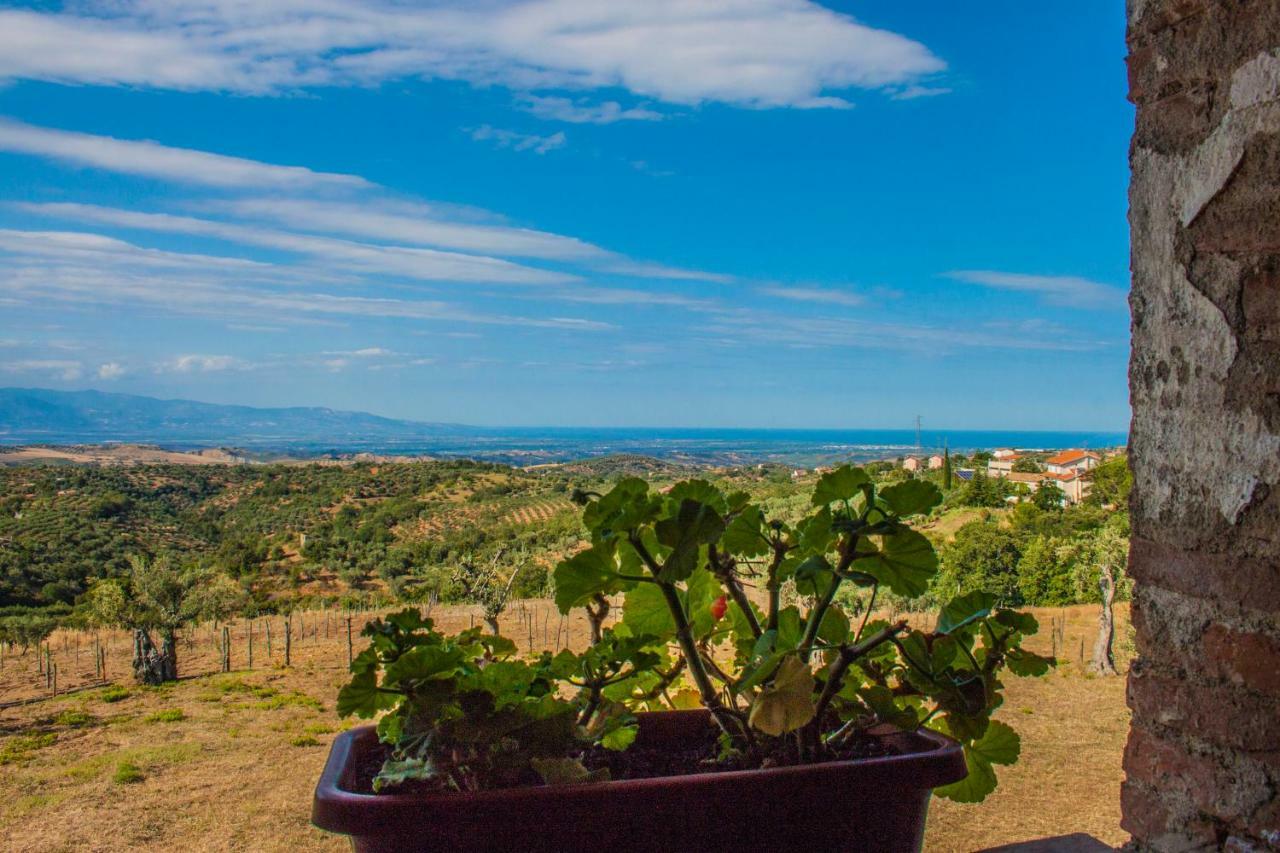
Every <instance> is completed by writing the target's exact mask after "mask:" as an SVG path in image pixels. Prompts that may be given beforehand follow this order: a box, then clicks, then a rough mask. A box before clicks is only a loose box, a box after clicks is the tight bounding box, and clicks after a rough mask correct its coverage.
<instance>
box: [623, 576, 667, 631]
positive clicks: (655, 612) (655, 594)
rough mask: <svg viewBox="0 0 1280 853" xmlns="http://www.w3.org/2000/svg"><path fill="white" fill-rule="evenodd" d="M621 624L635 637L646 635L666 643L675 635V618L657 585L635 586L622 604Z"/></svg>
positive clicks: (644, 584) (643, 584)
mask: <svg viewBox="0 0 1280 853" xmlns="http://www.w3.org/2000/svg"><path fill="white" fill-rule="evenodd" d="M622 622H623V624H624V625H626V626H627V627H628V628H630V629H631V630H632V632H633V633H634V634H636V636H643V635H645V634H648V635H650V636H652V637H654V638H656V639H658V640H661V641H666V640H669V639H670V638H672V637H674V636H675V634H676V623H675V618H674V617H673V616H672V615H671V609H670V608H669V607H668V606H667V599H666V597H665V596H664V595H663V594H662V590H660V589H659V588H658V585H657V584H652V583H642V584H636V587H635V589H633V590H631V591H630V592H628V593H627V596H626V598H625V599H623V602H622Z"/></svg>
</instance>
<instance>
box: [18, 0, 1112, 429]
mask: <svg viewBox="0 0 1280 853" xmlns="http://www.w3.org/2000/svg"><path fill="white" fill-rule="evenodd" d="M1123 31H1124V14H1123V4H1122V3H1120V2H1118V0H1116V2H1095V3H1084V4H1071V5H1069V6H1066V5H1062V4H1050V3H1034V4H1033V3H1025V2H989V3H980V4H968V3H966V4H956V3H944V2H936V3H914V2H903V3H892V4H890V3H840V4H836V3H831V4H828V5H818V4H814V3H809V2H804V0H698V1H697V2H695V1H694V0H669V2H659V0H634V2H630V1H628V2H623V0H617V2H611V3H607V4H605V3H596V2H594V0H539V1H538V2H522V3H503V2H484V3H475V2H472V3H465V4H412V5H410V4H396V3H358V2H355V0H327V2H325V3H323V4H319V3H304V2H279V3H271V4H266V3H263V4H244V3H241V2H237V0H111V2H105V0H104V2H97V0H87V2H78V3H74V4H67V5H66V6H62V5H60V4H56V3H38V4H33V5H31V6H25V5H0V385H20V386H42V387H52V388H90V387H91V388H99V389H103V390H111V391H120V392H128V393H139V394H147V395H154V396H164V397H187V398H194V399H200V400H209V401H213V402H226V403H246V404H250V405H324V406H331V407H335V408H352V409H361V410H366V411H372V412H376V413H379V414H385V415H391V416H396V417H408V418H416V419H423V420H440V421H455V422H469V423H477V424H521V425H532V424H541V425H584V426H588V425H589V426H597V425H621V426H626V425H648V426H752V427H805V426H812V427H831V428H839V427H850V428H854V427H899V428H908V427H910V426H911V425H912V423H913V419H914V416H915V415H916V414H921V415H923V417H924V419H925V423H926V424H931V425H933V426H934V427H950V428H957V429H959V428H1009V429H1117V430H1118V429H1123V428H1124V427H1125V425H1126V424H1127V419H1128V405H1127V390H1126V382H1125V366H1126V362H1127V357H1128V349H1127V347H1128V314H1127V309H1126V305H1125V295H1126V292H1127V289H1128V229H1127V224H1126V221H1125V209H1126V205H1125V191H1126V182H1127V168H1126V149H1127V145H1128V136H1129V133H1130V130H1131V126H1132V112H1131V108H1130V107H1129V106H1128V105H1127V104H1126V102H1125V100H1124V92H1125V71H1124V63H1123V56H1124V42H1123Z"/></svg>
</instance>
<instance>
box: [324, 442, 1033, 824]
mask: <svg viewBox="0 0 1280 853" xmlns="http://www.w3.org/2000/svg"><path fill="white" fill-rule="evenodd" d="M941 498H942V496H941V493H940V492H939V490H938V489H937V487H936V486H934V485H933V484H931V483H928V482H926V481H922V480H906V481H903V482H899V483H896V484H893V485H890V486H886V487H884V488H879V487H878V486H877V484H876V483H874V482H873V480H872V479H871V478H870V477H869V476H868V475H867V474H866V473H865V472H864V471H863V470H861V469H859V468H855V467H847V466H846V467H842V468H839V469H837V470H834V471H831V472H828V473H826V474H824V475H823V476H822V477H821V478H820V479H819V480H818V482H817V484H816V486H815V489H814V493H813V496H812V502H811V511H810V512H809V513H808V514H807V515H806V516H805V517H804V518H803V519H801V520H800V521H798V522H795V523H790V524H788V523H784V522H782V521H779V520H774V519H770V518H768V517H767V516H766V514H765V512H764V511H763V510H762V509H761V507H760V506H759V505H757V504H755V503H753V502H752V501H751V499H750V497H749V496H748V495H747V494H745V493H734V494H725V493H723V492H722V491H721V490H719V489H717V488H716V487H715V486H713V485H712V484H710V483H708V482H705V481H702V480H689V481H686V482H682V483H679V484H677V485H675V486H674V487H672V488H671V489H670V490H669V491H667V492H666V493H665V494H663V493H658V492H655V491H653V490H651V489H650V487H649V485H648V484H647V483H646V482H645V481H643V480H640V479H634V478H628V479H623V480H621V481H619V482H618V483H617V484H616V485H615V486H614V487H613V489H612V490H610V491H609V492H608V493H607V494H595V493H585V492H580V493H576V494H575V500H577V501H579V502H580V503H582V504H583V505H584V511H583V522H584V525H585V527H586V529H587V531H588V532H589V534H590V540H591V541H590V547H588V548H586V549H585V550H583V551H580V552H579V553H577V554H575V555H574V556H572V557H570V558H569V559H567V560H564V561H563V562H561V563H560V564H559V565H558V566H557V567H556V569H555V575H554V579H555V600H556V604H557V606H558V607H559V609H560V610H561V611H562V612H564V613H568V612H570V611H572V610H573V609H574V608H579V607H582V608H596V607H598V606H599V605H598V603H599V601H600V600H602V597H607V596H616V595H619V594H621V595H623V596H624V603H623V608H622V610H623V615H622V619H621V621H620V622H618V623H617V624H615V625H613V626H612V627H610V628H608V629H607V630H605V631H604V632H603V633H602V634H601V636H600V638H599V640H598V642H596V643H595V644H594V645H593V646H591V647H590V648H589V649H588V650H587V651H586V652H584V653H582V654H575V653H573V652H569V651H561V652H559V653H558V654H555V655H552V654H550V653H544V654H543V655H541V656H539V657H538V658H536V659H534V660H531V661H519V660H516V659H514V648H513V647H512V646H511V644H510V643H508V642H507V641H505V640H502V639H501V638H496V637H492V636H488V635H482V634H480V633H479V632H478V631H474V630H473V631H468V632H464V633H463V634H461V635H459V636H458V637H456V638H447V637H443V636H441V635H440V634H438V633H436V632H435V631H434V630H432V628H431V626H430V624H429V623H428V622H426V621H425V620H422V619H421V618H420V617H418V615H417V614H416V612H414V611H405V612H404V613H401V614H397V615H396V616H393V617H390V618H389V619H388V620H387V621H386V622H375V623H373V624H371V625H370V626H369V629H368V630H367V631H366V634H368V635H369V636H370V637H371V638H372V640H373V646H372V647H371V648H370V649H369V650H367V651H365V652H364V653H363V654H361V656H360V657H359V658H358V659H357V660H356V662H355V664H353V672H354V677H353V680H352V683H351V684H350V685H349V686H348V687H346V688H344V690H343V692H342V695H341V697H340V700H339V710H340V711H342V712H343V713H356V714H361V715H365V716H370V715H373V714H376V713H378V712H379V711H384V710H385V711H388V712H389V713H388V714H387V715H386V716H384V717H383V719H382V721H381V722H380V724H379V732H380V735H381V737H382V739H383V741H384V742H386V743H387V744H389V745H390V747H391V750H392V752H391V756H390V758H389V759H388V760H387V762H386V765H385V766H384V767H383V770H382V773H381V774H380V776H379V780H380V781H379V784H380V785H383V784H390V783H395V782H401V781H406V780H410V779H414V780H420V781H426V782H430V783H432V784H435V785H439V786H443V787H449V788H460V789H473V788H477V787H491V786H503V785H510V784H521V783H526V782H534V783H536V782H537V781H538V780H539V779H541V780H543V781H546V782H553V783H554V782H564V781H588V780H590V779H594V778H600V777H602V776H603V775H604V774H603V771H602V770H601V769H599V767H600V766H601V762H599V761H593V753H599V752H600V751H602V750H624V749H626V748H627V747H628V746H629V745H630V743H631V741H632V739H633V738H634V737H635V731H636V726H635V718H634V716H633V712H635V711H640V710H656V709H660V708H663V707H672V706H677V707H687V706H688V705H689V704H691V703H700V704H701V705H702V706H703V707H705V708H706V709H707V710H708V711H709V712H710V715H711V718H712V719H713V720H714V722H715V725H716V726H717V727H718V730H719V739H718V748H715V749H713V750H711V754H709V755H707V756H705V757H704V759H703V760H702V761H701V762H700V763H699V764H698V766H697V767H691V768H690V772H693V771H695V770H714V769H716V768H717V767H723V768H732V769H747V768H763V767H771V766H778V765H782V764H799V763H810V762H821V761H827V760H835V759H843V758H853V757H859V756H863V755H868V754H876V750H877V748H878V747H877V744H878V743H879V741H880V738H881V736H882V735H884V734H885V733H888V732H900V731H914V730H916V729H917V728H919V727H922V726H927V727H929V728H932V729H935V730H937V731H939V732H942V733H944V734H947V735H950V736H951V737H953V738H955V739H956V740H958V741H960V742H961V743H962V744H963V746H964V751H965V759H966V763H967V765H968V769H969V774H968V776H967V778H966V779H964V780H962V781H960V782H957V783H955V784H952V785H948V786H947V787H945V788H941V789H939V790H938V793H940V794H941V795H943V796H947V797H950V798H952V799H955V800H960V801H966V802H973V801H978V800H981V799H983V798H984V797H986V795H987V794H988V793H990V792H991V791H992V790H993V789H994V788H995V784H996V778H995V770H994V767H995V765H998V764H1009V763H1012V762H1013V761H1015V760H1016V759H1017V756H1018V752H1019V739H1018V736H1017V734H1016V733H1015V732H1014V731H1013V730H1012V729H1011V728H1010V727H1009V726H1007V725H1005V724H1004V723H1002V722H999V721H995V720H992V718H991V715H992V713H993V712H994V711H995V710H996V709H997V708H998V707H999V706H1000V704H1001V701H1002V697H1001V691H1002V684H1001V680H1000V679H1001V675H1002V674H1003V672H1004V671H1005V670H1008V671H1010V672H1013V673H1015V674H1017V675H1041V674H1043V673H1045V672H1046V671H1047V670H1048V668H1049V666H1050V664H1051V661H1050V660H1049V659H1047V658H1043V657H1040V656H1037V655H1035V654H1032V653H1031V652H1028V651H1026V650H1025V649H1023V648H1022V646H1021V643H1022V640H1023V638H1025V637H1027V636H1029V635H1031V634H1033V633H1035V631H1036V629H1037V625H1036V621H1035V619H1034V618H1032V617H1031V616H1030V615H1028V614H1025V613H1020V612H1016V611H1013V610H1009V609H1004V608H1002V607H1000V606H999V605H1000V602H999V601H998V600H997V598H996V597H995V596H994V595H991V594H988V593H984V592H972V593H969V594H967V595H963V596H960V597H958V598H955V599H953V600H952V601H950V602H948V603H947V604H945V605H944V606H943V607H942V608H941V609H940V611H939V612H938V614H937V616H936V619H933V620H930V621H931V622H932V627H931V629H930V630H925V629H924V628H923V627H921V626H920V625H915V626H913V625H912V624H911V623H909V622H908V621H907V620H898V621H894V622H886V621H884V620H881V619H877V618H875V610H876V607H875V605H876V599H877V595H878V594H879V593H880V592H881V591H882V590H888V591H891V592H893V593H895V594H896V595H898V596H905V597H917V596H920V595H921V594H922V593H924V592H925V591H926V589H927V588H928V585H929V581H930V579H931V578H932V577H933V576H934V574H935V573H936V572H937V569H938V559H937V555H936V554H935V552H934V549H933V546H932V544H931V543H930V542H929V540H928V539H927V538H926V537H925V536H924V535H923V534H921V533H920V532H919V531H917V530H914V529H912V527H911V526H910V524H909V522H908V519H910V518H911V517H913V516H917V515H920V514H923V513H927V512H928V511H929V510H930V509H932V508H933V507H934V506H936V505H937V504H938V503H939V502H940V501H941ZM842 590H846V592H843V593H842ZM784 592H786V593H788V594H786V595H784ZM850 592H852V594H850ZM791 599H794V600H796V601H798V603H796V604H787V603H785V601H786V600H791ZM841 602H844V604H842V603H841ZM379 672H381V678H380V679H379Z"/></svg>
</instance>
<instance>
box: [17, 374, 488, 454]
mask: <svg viewBox="0 0 1280 853" xmlns="http://www.w3.org/2000/svg"><path fill="white" fill-rule="evenodd" d="M470 431H471V428H469V427H465V426H461V425H458V424H437V423H422V422H419V421H401V420H395V419H392V418H382V417H378V416H377V415H370V414H368V413H366V412H342V411H337V410H334V409H322V408H303V407H297V408H288V409H258V408H253V407H251V406H222V405H217V404H214V403H198V402H195V401H193V400H157V399H155V398H153V397H140V396H136V395H133V394H109V393H106V392H103V391H52V390H48V389H44V388H0V443H4V444H35V443H49V444H68V443H94V442H102V441H122V442H152V443H173V444H188V443H189V444H194V445H209V444H244V445H294V444H304V445H306V444H311V445H324V446H334V447H344V446H350V445H365V444H368V443H370V442H373V443H377V442H386V443H389V444H399V443H403V442H412V441H423V440H430V439H437V438H440V437H441V436H446V435H447V436H458V435H461V434H465V433H468V432H470Z"/></svg>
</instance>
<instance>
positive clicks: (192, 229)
mask: <svg viewBox="0 0 1280 853" xmlns="http://www.w3.org/2000/svg"><path fill="white" fill-rule="evenodd" d="M17 207H19V208H20V209H23V210H26V211H28V212H31V213H40V214H44V215H48V216H56V217H61V218H67V219H75V220H79V221H86V222H95V223H99V224H105V225H113V226H117V227H123V228H133V229H140V230H143V231H152V232H161V233H177V234H191V235H196V236H202V237H214V238H216V239H220V240H226V241H229V242H233V243H239V244H241V245H248V246H261V247H264V248H269V249H279V250H282V251H285V252H290V253H293V254H298V255H304V256H307V257H311V258H315V259H318V260H323V261H326V262H328V263H330V264H334V265H338V266H341V267H343V268H345V269H348V270H352V271H358V272H369V273H382V274H387V275H397V276H403V277H406V278H412V279H417V280H420V281H466V282H486V283H491V284H563V283H566V282H571V281H576V280H577V279H578V276H576V275H572V274H569V273H561V272H556V271H552V270H542V269H535V268H533V267H528V266H524V265H522V264H517V263H513V262H511V261H506V260H502V259H499V258H491V257H486V256H483V255H467V254H460V253H457V252H445V251H440V250H437V249H423V248H408V247H404V246H382V245H375V244H371V243H359V242H355V241H351V240H339V239H335V238H331V237H316V236H312V235H307V234H294V233H289V232H285V231H273V230H271V229H267V228H260V227H253V226H248V225H240V224H236V223H231V222H220V221H216V220H212V219H200V218H197V217H191V216H175V215H172V214H167V213H140V212H137V211H132V210H120V209H118V208H111V207H98V206H96V205H86V204H75V203H62V202H58V203H52V204H20V205H17Z"/></svg>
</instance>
